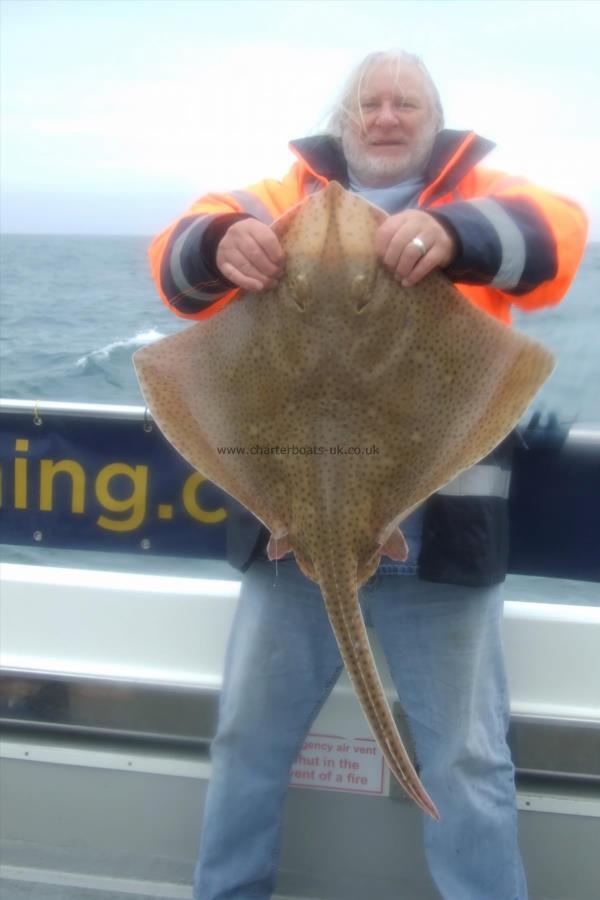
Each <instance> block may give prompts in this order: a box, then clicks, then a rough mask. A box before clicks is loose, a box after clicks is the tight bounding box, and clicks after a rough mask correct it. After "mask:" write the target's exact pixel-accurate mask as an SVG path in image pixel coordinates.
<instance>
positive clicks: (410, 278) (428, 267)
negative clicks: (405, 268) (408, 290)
mask: <svg viewBox="0 0 600 900" xmlns="http://www.w3.org/2000/svg"><path fill="white" fill-rule="evenodd" d="M442 257H443V252H442V250H440V248H439V247H433V248H432V249H431V250H429V251H428V252H427V253H426V254H425V256H422V257H421V259H420V260H419V261H418V263H417V264H416V265H415V266H413V267H412V269H411V270H410V272H409V274H408V275H406V276H403V275H398V273H396V275H395V277H396V278H397V279H398V281H400V282H401V284H402V286H403V287H412V286H413V285H414V284H417V282H418V281H420V280H421V279H422V278H425V276H426V275H429V273H430V272H433V270H434V269H435V268H436V267H437V266H439V264H440V262H441V261H442Z"/></svg>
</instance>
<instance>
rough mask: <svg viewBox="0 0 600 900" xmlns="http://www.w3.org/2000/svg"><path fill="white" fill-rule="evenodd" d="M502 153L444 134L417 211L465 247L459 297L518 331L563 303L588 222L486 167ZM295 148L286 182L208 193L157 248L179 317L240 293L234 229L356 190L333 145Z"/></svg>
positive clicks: (168, 298)
mask: <svg viewBox="0 0 600 900" xmlns="http://www.w3.org/2000/svg"><path fill="white" fill-rule="evenodd" d="M493 146H494V145H493V144H492V142H491V141H488V140H485V139H484V138H481V137H479V136H478V135H476V134H475V133H474V132H458V131H451V130H444V131H442V132H440V133H439V134H438V136H437V138H436V142H435V145H434V149H433V152H432V155H431V159H430V161H429V163H428V166H427V170H426V172H425V175H424V181H425V188H424V190H423V191H422V192H421V194H420V196H419V197H418V200H417V208H419V209H421V210H424V211H427V212H429V213H431V214H432V215H433V216H434V217H435V218H436V219H438V221H440V222H441V223H442V224H443V225H444V226H445V227H447V228H448V229H449V230H450V231H451V232H452V234H453V236H454V237H455V238H456V239H457V246H458V254H457V256H456V258H455V259H454V261H453V263H452V264H451V266H449V267H448V268H447V269H446V270H445V272H446V274H447V275H448V277H449V278H450V279H451V280H452V281H453V282H454V283H455V286H456V287H457V288H458V290H460V291H461V292H462V293H463V294H464V295H465V296H466V297H467V298H468V299H469V300H470V301H471V302H472V303H473V304H474V305H475V306H478V307H479V308H481V309H483V310H485V312H487V313H489V314H490V315H492V316H495V317H496V318H497V319H499V320H500V321H502V322H505V323H509V322H510V320H511V313H510V307H511V305H512V304H514V305H515V306H517V307H519V308H520V309H523V310H534V309H538V308H539V307H543V306H549V305H552V304H556V303H558V302H560V300H561V299H562V297H563V296H564V295H565V293H566V291H567V289H568V287H569V285H570V284H571V281H572V280H573V277H574V276H575V273H576V271H577V267H578V265H579V262H580V260H581V257H582V255H583V251H584V248H585V242H586V237H587V220H586V217H585V214H584V213H583V211H582V210H581V208H580V207H579V206H578V205H577V204H576V203H574V202H572V201H571V200H568V199H566V198H564V197H561V196H559V195H557V194H554V193H552V192H550V191H547V190H544V189H543V188H540V187H536V186H535V185H533V184H531V183H530V182H528V181H527V180H526V179H524V178H520V177H512V176H509V175H507V174H505V173H503V172H499V171H495V170H492V169H487V168H484V167H483V166H480V165H479V164H478V163H479V161H480V160H481V159H482V157H483V156H485V155H486V154H487V153H488V152H489V151H490V150H491V149H492V148H493ZM290 148H291V150H292V151H293V152H294V153H295V155H296V156H297V158H298V159H297V162H295V163H294V165H293V166H292V168H291V169H290V171H289V172H288V173H287V175H285V177H284V178H283V180H282V181H276V180H274V179H267V180H265V181H260V182H258V183H257V184H254V185H252V186H250V187H248V188H246V189H245V190H241V191H231V192H230V193H223V194H206V195H205V196H204V197H201V198H200V199H199V200H197V201H196V202H195V203H193V204H192V206H191V207H190V208H189V209H188V210H187V212H185V213H184V215H183V216H182V217H181V218H179V219H177V220H176V221H175V222H174V223H173V224H171V225H170V226H169V227H168V228H166V229H165V230H164V231H163V232H161V233H160V234H159V235H158V236H157V237H156V238H155V239H154V241H153V242H152V244H151V246H150V250H149V256H150V262H151V267H152V275H153V278H154V280H155V282H156V285H157V287H158V290H159V293H160V295H161V297H162V299H163V300H164V302H165V303H166V304H167V306H169V307H170V308H171V309H172V310H173V312H175V313H176V314H177V315H179V316H183V317H184V318H189V319H203V318H206V317H208V316H211V315H213V314H214V313H216V312H217V311H218V310H220V309H222V308H223V307H224V306H225V305H226V304H227V303H229V302H230V301H231V300H232V299H233V298H234V297H235V296H236V294H237V293H238V291H239V289H238V288H235V286H234V285H232V284H231V282H228V281H227V280H226V279H225V278H224V277H223V276H222V275H221V274H220V272H219V271H218V270H217V268H216V265H215V253H216V244H217V242H218V239H220V238H221V237H222V235H223V234H224V233H225V230H226V228H227V227H228V226H229V224H231V223H232V222H233V221H237V220H238V219H240V218H243V217H247V216H253V217H255V218H257V219H259V220H260V221H262V222H264V223H266V224H271V223H272V222H273V221H274V220H275V219H277V218H278V217H279V216H280V215H282V214H283V213H284V212H285V211H286V210H288V209H289V208H290V207H291V206H294V205H295V204H296V203H298V202H299V201H301V200H303V199H304V198H305V197H307V196H308V195H309V194H311V193H313V192H315V191H318V190H321V189H322V188H323V187H324V186H325V185H327V184H328V183H329V182H330V181H333V180H335V181H338V182H340V183H341V184H342V185H343V186H344V187H348V173H347V167H346V161H345V159H344V156H343V154H342V151H341V149H340V146H339V143H338V142H337V141H335V140H334V139H333V138H330V137H327V136H316V137H310V138H304V139H302V140H299V141H293V142H292V143H291V144H290ZM397 211H398V212H399V211H400V210H397Z"/></svg>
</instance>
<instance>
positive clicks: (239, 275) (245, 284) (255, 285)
mask: <svg viewBox="0 0 600 900" xmlns="http://www.w3.org/2000/svg"><path fill="white" fill-rule="evenodd" d="M221 272H222V273H223V275H224V276H225V277H226V278H228V279H229V281H232V282H233V283H234V284H236V285H237V286H238V287H241V288H243V289H244V290H245V291H253V292H258V291H263V290H264V289H265V288H266V287H267V286H270V285H268V284H267V282H266V281H264V280H259V279H258V278H255V277H252V276H251V275H247V274H246V273H245V272H242V271H241V270H240V269H238V268H236V266H234V265H233V263H230V262H224V263H223V265H222V266H221Z"/></svg>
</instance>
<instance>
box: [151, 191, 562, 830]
mask: <svg viewBox="0 0 600 900" xmlns="http://www.w3.org/2000/svg"><path fill="white" fill-rule="evenodd" d="M386 215H387V214H386V213H385V212H384V211H383V210H380V209H379V208H377V207H375V206H373V205H371V204H370V203H368V202H367V201H366V200H364V199H363V198H362V197H360V196H357V195H355V194H352V193H350V192H348V191H347V190H345V189H344V188H343V187H342V186H341V185H339V184H338V183H337V182H331V183H329V184H328V185H327V186H326V187H325V188H324V189H322V190H320V191H318V192H316V193H314V194H312V195H310V196H309V197H308V198H306V199H305V200H303V201H301V202H300V203H299V204H297V205H296V206H294V207H292V208H291V209H289V210H288V211H287V212H285V213H284V214H283V215H282V216H281V217H280V218H279V219H277V220H276V221H275V222H274V223H273V225H272V226H271V227H272V229H273V231H274V233H275V235H276V236H277V237H278V239H279V241H280V243H281V246H282V249H283V251H284V254H285V257H286V263H285V270H284V274H283V277H282V278H281V280H280V281H279V283H278V284H277V286H276V287H273V288H270V289H267V290H264V291H261V292H258V293H250V292H244V291H241V292H240V293H238V295H237V296H236V297H235V298H234V299H233V300H232V301H231V302H229V303H228V304H227V305H226V306H225V307H223V308H222V309H221V310H219V312H218V313H216V314H214V315H213V316H212V317H208V318H205V319H204V320H202V321H199V322H198V323H196V324H194V325H192V326H190V327H188V328H186V329H184V330H183V331H181V332H179V333H177V334H175V335H171V336H169V337H167V338H164V339H162V340H160V341H158V342H155V343H153V344H151V345H149V346H147V347H144V348H142V349H141V350H138V351H137V352H136V353H135V355H134V366H135V369H136V373H137V376H138V380H139V384H140V388H141V390H142V393H143V396H144V398H145V401H146V403H147V405H148V408H149V410H150V412H151V414H152V416H153V418H154V420H155V422H156V423H157V425H158V427H159V428H160V430H161V431H162V432H163V433H164V435H165V436H166V438H167V439H168V440H169V441H170V442H171V444H172V445H173V446H174V447H175V448H176V449H177V451H178V452H179V453H180V454H181V455H182V456H183V457H184V458H185V459H186V460H187V461H188V462H189V463H191V465H192V466H193V467H195V468H196V469H197V470H198V471H199V472H201V473H202V475H204V476H205V477H206V478H207V479H209V480H210V481H212V482H213V483H214V484H216V485H218V486H219V487H220V488H222V489H223V490H224V491H226V492H227V493H229V494H230V495H231V496H232V497H234V498H235V499H236V500H237V501H239V502H240V503H241V504H243V505H244V506H245V507H246V508H247V509H248V510H250V512H251V513H253V514H254V516H256V517H257V518H258V519H259V520H260V521H261V522H262V523H263V524H264V525H265V526H266V528H267V529H268V530H269V532H270V539H269V543H268V548H267V549H268V555H269V558H270V559H277V558H280V557H281V556H283V555H285V554H286V553H289V552H292V553H293V554H294V556H295V559H296V561H297V563H298V566H299V567H300V569H301V570H302V572H303V573H304V574H305V575H306V576H307V577H308V578H310V579H312V580H313V581H315V582H317V584H318V585H319V587H320V590H321V594H322V597H323V601H324V604H325V608H326V611H327V614H328V617H329V620H330V623H331V627H332V629H333V632H334V635H335V638H336V641H337V644H338V647H339V650H340V654H341V657H342V659H343V662H344V665H345V667H346V670H347V672H348V675H349V678H350V681H351V683H352V686H353V688H354V690H355V693H356V696H357V699H358V701H359V703H360V705H361V707H362V710H363V712H364V714H365V716H366V719H367V722H368V724H369V726H370V728H371V730H372V732H373V735H374V737H375V739H376V741H377V744H378V746H379V748H380V749H381V751H382V754H383V757H384V759H385V761H386V763H387V765H388V766H389V768H390V770H391V772H392V773H393V775H394V777H395V778H396V779H397V780H398V782H399V784H400V785H401V787H402V788H403V789H404V791H405V792H406V793H407V795H408V796H409V797H410V798H412V800H413V801H414V802H415V803H416V804H417V806H418V807H420V808H421V809H422V810H423V811H424V812H425V813H427V814H428V815H430V816H432V817H433V818H434V819H436V820H439V813H438V810H437V808H436V806H435V804H434V802H433V800H432V798H430V797H429V795H428V793H427V791H426V790H425V788H424V786H423V784H422V783H421V781H420V779H419V777H418V774H417V772H416V770H415V768H414V766H413V764H412V762H411V759H410V757H409V755H408V753H407V751H406V748H405V746H404V744H403V742H402V738H401V736H400V734H399V732H398V728H397V725H396V722H395V720H394V717H393V715H392V712H391V710H390V707H389V705H388V702H387V699H386V697H385V694H384V690H383V686H382V683H381V680H380V677H379V674H378V672H377V668H376V664H375V660H374V657H373V653H372V650H371V646H370V643H369V638H368V634H367V630H366V627H365V624H364V620H363V617H362V614H361V610H360V605H359V600H358V589H359V587H360V586H361V585H362V584H364V583H365V581H367V580H368V579H369V578H370V577H371V575H373V574H374V572H375V571H376V569H377V567H378V565H379V562H380V560H381V557H382V555H386V556H389V557H390V558H392V559H396V560H405V559H406V558H407V554H408V549H407V544H406V541H405V539H404V536H403V535H402V531H401V528H400V526H401V523H402V521H403V519H404V518H406V517H407V516H408V515H410V513H411V512H412V511H413V510H414V509H416V508H417V507H418V506H419V505H420V504H421V503H423V502H424V501H425V500H426V499H427V497H429V496H430V495H431V494H433V493H435V492H436V491H437V490H439V489H440V488H442V487H443V486H444V485H446V484H447V483H448V482H450V481H452V480H453V479H454V478H455V477H456V476H457V475H459V473H461V472H462V471H464V470H465V469H468V468H469V467H471V466H473V465H474V464H476V463H477V462H478V461H480V460H481V459H483V458H484V457H485V456H486V455H488V454H489V453H490V452H491V451H492V450H493V449H494V448H495V447H496V446H497V445H498V444H499V443H500V442H501V441H502V440H503V439H504V438H505V437H506V436H507V435H508V434H509V433H510V431H511V430H512V429H513V428H514V426H515V424H516V423H517V422H518V420H519V418H520V417H521V415H522V414H523V412H524V410H525V409H526V407H527V405H528V404H529V402H530V401H531V400H532V398H533V397H534V395H535V393H536V392H537V390H538V389H539V387H540V386H541V385H542V384H543V382H544V381H545V380H546V378H547V377H548V375H549V374H550V373H551V371H552V369H553V368H554V359H553V357H552V354H550V353H549V351H548V350H546V349H545V348H544V347H543V346H541V345H540V344H538V343H537V342H535V341H533V340H531V339H530V338H528V337H526V336H524V335H522V334H519V333H517V332H515V331H514V330H513V329H512V328H510V327H508V326H506V325H504V324H503V323H501V322H499V321H497V320H496V319H494V318H493V317H491V316H489V315H488V314H486V313H484V312H483V311H481V310H480V309H478V308H476V307H475V306H474V305H473V304H472V303H471V302H470V301H469V300H467V299H466V297H465V296H464V295H462V294H461V293H460V291H459V290H457V289H456V288H455V287H454V285H453V284H452V283H451V281H450V280H449V279H448V278H447V277H446V276H445V275H444V274H443V272H441V271H440V270H436V271H433V272H431V273H430V274H429V275H428V276H426V277H425V278H424V279H422V280H421V281H420V282H419V283H417V284H416V285H414V286H412V287H410V288H407V287H403V286H402V285H401V284H400V283H399V282H398V281H397V280H396V279H395V278H394V277H393V275H392V274H391V273H390V272H389V271H388V270H387V269H386V268H385V266H384V265H383V263H382V261H381V260H380V259H379V258H378V256H377V254H376V253H375V250H374V240H375V234H376V232H377V229H378V228H379V226H380V225H381V223H382V222H383V221H384V220H385V218H386ZM298 677H299V678H301V677H302V673H300V672H299V673H298ZM400 699H401V698H400Z"/></svg>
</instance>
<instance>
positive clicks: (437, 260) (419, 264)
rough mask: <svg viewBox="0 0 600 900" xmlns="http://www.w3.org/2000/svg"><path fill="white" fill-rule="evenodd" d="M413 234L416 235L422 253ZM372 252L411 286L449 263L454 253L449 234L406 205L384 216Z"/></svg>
mask: <svg viewBox="0 0 600 900" xmlns="http://www.w3.org/2000/svg"><path fill="white" fill-rule="evenodd" d="M413 238H419V240H420V241H422V242H423V244H424V246H425V253H423V252H422V250H421V248H420V247H419V246H418V245H416V244H411V241H412V240H413ZM375 252H376V253H377V255H378V256H379V257H380V258H381V259H382V260H383V264H384V266H385V267H386V268H387V269H389V270H390V272H391V273H392V275H393V276H394V278H395V279H396V280H397V281H400V282H402V285H403V286H404V287H412V286H413V284H416V283H417V282H418V281H420V280H421V278H424V277H425V275H428V274H429V273H430V272H431V271H432V270H433V269H435V268H436V267H437V266H439V267H440V268H442V269H443V268H445V267H446V266H449V265H450V263H451V262H452V260H453V259H454V257H455V256H456V242H455V240H454V238H453V237H452V235H451V234H450V233H449V232H448V231H446V229H445V228H444V227H443V226H442V225H440V223H439V222H438V221H437V220H436V219H434V218H433V216H430V215H429V214H428V213H426V212H423V211H422V210H419V209H406V210H404V212H401V213H397V214H396V215H395V216H390V217H389V218H388V219H386V220H385V222H384V223H383V225H381V226H380V227H379V229H378V230H377V234H376V235H375Z"/></svg>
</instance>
